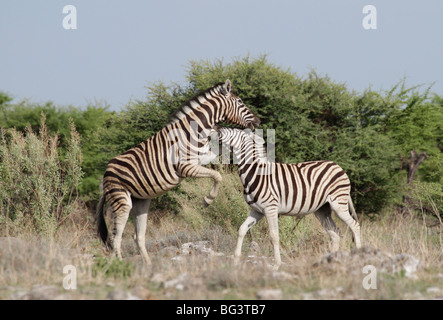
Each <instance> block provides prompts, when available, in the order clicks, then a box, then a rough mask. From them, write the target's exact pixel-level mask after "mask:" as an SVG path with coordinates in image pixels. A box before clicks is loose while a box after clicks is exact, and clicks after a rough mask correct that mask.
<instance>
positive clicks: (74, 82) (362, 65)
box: [0, 0, 443, 110]
mask: <svg viewBox="0 0 443 320" xmlns="http://www.w3.org/2000/svg"><path fill="white" fill-rule="evenodd" d="M68 4H72V5H74V6H75V7H76V8H77V26H78V29H77V30H65V29H63V26H62V21H63V18H64V17H65V15H64V14H63V13H62V10H63V7H64V6H65V5H68ZM367 4H371V5H374V6H375V7H376V8H377V30H364V29H363V27H362V20H363V18H364V17H365V14H363V13H362V10H363V7H364V6H365V5H367ZM442 16H443V1H441V0H424V1H417V0H376V1H369V0H367V1H361V0H303V1H295V0H291V1H290V0H274V1H269V0H266V1H265V0H236V1H234V0H217V1H214V0H181V1H179V0H173V1H172V0H164V1H158V0H157V1H141V0H128V1H116V0H106V1H105V0H66V1H65V0H40V1H36V0H33V1H32V0H28V1H26V0H2V1H1V3H0V43H1V45H0V90H2V91H6V92H8V93H9V94H11V95H13V96H14V97H16V100H21V99H23V98H28V99H30V100H31V101H33V102H37V103H43V102H46V101H53V102H54V103H56V104H58V105H70V104H72V105H75V106H85V105H86V104H87V103H88V102H93V101H94V100H105V101H106V102H108V103H109V104H110V105H111V107H112V109H116V110H119V109H121V107H122V106H123V105H124V104H125V103H127V102H128V101H129V100H130V99H131V98H135V99H142V98H143V97H144V96H145V93H146V89H145V88H144V87H145V86H146V85H148V84H149V83H152V82H155V81H157V80H163V81H165V82H166V83H169V82H171V81H174V82H178V83H183V82H184V80H185V79H184V75H185V73H186V66H187V65H188V62H189V60H199V59H210V60H213V59H216V58H218V59H221V58H223V59H224V61H226V62H229V61H231V59H232V58H233V57H243V56H246V55H247V54H250V55H251V56H252V57H255V56H258V55H260V54H264V53H266V54H268V59H269V61H270V62H272V63H274V64H276V65H278V66H282V67H283V68H289V69H290V70H292V71H293V72H295V73H297V74H298V75H299V76H304V75H306V74H307V73H308V72H309V70H310V69H311V68H315V69H316V70H317V72H318V73H320V74H323V75H325V74H327V75H329V77H331V78H332V79H333V80H335V81H338V82H345V83H346V84H347V86H348V87H349V88H350V89H354V90H357V91H363V90H364V89H366V88H368V87H369V86H372V88H373V89H376V90H378V89H389V88H390V87H392V86H393V85H394V84H395V83H397V82H398V81H399V80H401V79H402V78H403V77H407V84H408V85H417V84H426V85H429V84H431V83H433V82H435V84H434V86H433V89H432V91H434V92H437V93H439V94H443V62H442V60H443V19H442ZM234 86H235V84H234Z"/></svg>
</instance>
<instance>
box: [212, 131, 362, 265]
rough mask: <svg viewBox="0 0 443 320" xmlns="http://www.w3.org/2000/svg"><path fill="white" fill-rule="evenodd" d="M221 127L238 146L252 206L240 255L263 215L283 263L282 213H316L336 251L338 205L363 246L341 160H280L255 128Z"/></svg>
mask: <svg viewBox="0 0 443 320" xmlns="http://www.w3.org/2000/svg"><path fill="white" fill-rule="evenodd" d="M217 131H218V134H219V138H220V141H221V142H222V143H223V144H224V145H227V146H229V147H232V149H233V152H234V156H235V157H236V158H237V161H238V172H239V175H240V179H241V181H242V183H243V188H244V197H245V200H246V202H247V203H248V204H249V206H250V207H251V212H250V214H249V217H248V218H247V219H246V221H245V222H244V223H243V224H242V226H241V227H240V230H239V238H238V242H237V247H236V250H235V256H236V257H237V259H238V257H239V256H240V254H241V247H242V243H243V237H244V236H245V234H246V232H247V231H248V230H249V229H250V228H251V227H252V226H253V225H254V224H255V223H256V222H257V221H258V220H260V219H261V218H262V217H263V216H265V217H266V218H267V221H268V224H269V229H270V234H271V240H272V242H273V245H274V252H275V263H276V267H277V268H278V266H279V265H280V263H281V259H280V253H279V235H278V215H306V214H309V213H315V215H316V216H317V218H319V220H320V222H321V223H322V225H323V227H325V229H326V230H327V232H328V233H329V235H330V237H331V239H332V249H333V251H336V250H338V248H339V239H340V238H339V236H338V228H337V227H336V225H335V223H334V221H333V220H332V218H331V209H332V211H334V212H335V213H336V214H337V216H338V217H339V218H340V219H341V220H343V221H344V222H345V223H346V224H347V225H348V226H349V227H350V228H351V230H352V232H353V235H354V240H355V242H356V246H357V247H360V246H361V244H360V226H359V223H358V221H357V216H356V214H355V210H354V206H353V204H352V200H351V197H350V190H351V184H350V181H349V178H348V176H347V175H346V173H345V172H344V170H343V169H342V168H341V167H340V166H339V165H338V164H336V163H334V162H332V161H310V162H302V163H294V164H286V163H277V162H274V161H270V160H269V159H267V157H266V152H265V150H264V140H263V138H261V137H259V136H258V135H256V134H255V133H253V132H251V131H250V130H240V129H232V128H224V127H218V130H217ZM349 212H351V213H352V216H351V215H350V213H349Z"/></svg>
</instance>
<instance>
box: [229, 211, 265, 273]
mask: <svg viewBox="0 0 443 320" xmlns="http://www.w3.org/2000/svg"><path fill="white" fill-rule="evenodd" d="M261 218H263V215H262V214H261V213H259V212H257V211H255V210H251V212H250V213H249V216H248V217H247V218H246V220H245V221H244V222H243V223H242V225H241V226H240V229H239V230H238V239H237V246H236V247H235V251H234V264H235V265H237V264H238V263H239V261H240V256H241V249H242V246H243V239H244V237H245V235H246V233H247V232H248V230H249V229H251V228H252V226H253V225H255V224H256V223H257V222H258V221H260V219H261Z"/></svg>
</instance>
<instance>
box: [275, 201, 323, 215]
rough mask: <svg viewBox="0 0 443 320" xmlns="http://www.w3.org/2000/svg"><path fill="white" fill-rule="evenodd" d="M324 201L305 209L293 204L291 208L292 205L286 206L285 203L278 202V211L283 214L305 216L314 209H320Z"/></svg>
mask: <svg viewBox="0 0 443 320" xmlns="http://www.w3.org/2000/svg"><path fill="white" fill-rule="evenodd" d="M325 203H326V201H325V202H324V203H320V204H318V205H317V206H315V207H313V208H310V209H306V208H305V207H304V208H300V206H299V205H298V206H297V205H295V206H294V208H292V206H288V205H285V204H280V207H279V211H278V213H279V214H280V215H283V216H305V215H307V214H310V213H313V212H315V211H317V210H318V209H320V208H321V207H322V206H323V205H324V204H325Z"/></svg>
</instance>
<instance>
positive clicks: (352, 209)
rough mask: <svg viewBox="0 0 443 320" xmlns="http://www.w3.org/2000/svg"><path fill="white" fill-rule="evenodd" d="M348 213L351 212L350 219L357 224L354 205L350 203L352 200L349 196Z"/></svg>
mask: <svg viewBox="0 0 443 320" xmlns="http://www.w3.org/2000/svg"><path fill="white" fill-rule="evenodd" d="M349 211H350V212H351V216H352V218H354V220H355V221H357V222H358V217H357V213H356V212H355V208H354V203H353V202H352V198H351V197H350V196H349Z"/></svg>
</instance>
